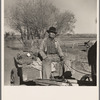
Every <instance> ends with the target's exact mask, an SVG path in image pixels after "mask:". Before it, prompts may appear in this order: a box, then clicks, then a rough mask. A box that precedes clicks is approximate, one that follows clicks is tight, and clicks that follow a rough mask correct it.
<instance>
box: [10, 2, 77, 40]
mask: <svg viewBox="0 0 100 100" xmlns="http://www.w3.org/2000/svg"><path fill="white" fill-rule="evenodd" d="M9 20H10V25H11V26H12V27H13V28H14V29H15V30H17V31H19V32H20V33H21V39H22V40H25V39H30V38H32V39H33V38H34V37H38V38H44V36H45V33H46V30H47V29H48V28H49V27H50V26H55V27H56V28H57V31H58V32H59V33H66V32H73V29H74V28H75V22H76V19H75V15H74V14H73V13H71V12H70V11H65V12H63V13H61V12H60V11H59V9H58V8H56V7H55V6H54V5H53V4H52V3H51V2H50V1H49V0H21V1H18V2H17V3H16V6H15V7H14V8H13V9H11V14H10V17H9Z"/></svg>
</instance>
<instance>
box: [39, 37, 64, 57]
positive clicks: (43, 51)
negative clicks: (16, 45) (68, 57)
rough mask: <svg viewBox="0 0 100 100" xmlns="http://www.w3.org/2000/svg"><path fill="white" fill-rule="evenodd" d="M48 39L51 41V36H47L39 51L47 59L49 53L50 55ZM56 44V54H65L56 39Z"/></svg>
mask: <svg viewBox="0 0 100 100" xmlns="http://www.w3.org/2000/svg"><path fill="white" fill-rule="evenodd" d="M48 41H49V38H45V39H44V40H43V41H42V43H41V45H40V52H39V53H40V55H41V57H42V59H45V58H46V57H47V55H48V54H47V52H48V51H47V50H48ZM54 44H55V48H56V50H57V53H56V54H58V56H60V57H62V56H64V55H63V52H62V50H61V47H60V44H59V42H58V41H57V40H56V39H54ZM49 49H50V48H49Z"/></svg>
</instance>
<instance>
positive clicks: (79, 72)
mask: <svg viewBox="0 0 100 100" xmlns="http://www.w3.org/2000/svg"><path fill="white" fill-rule="evenodd" d="M65 65H66V64H65ZM66 66H67V65H66ZM67 67H68V66H67ZM69 68H72V69H73V70H75V71H77V72H79V73H82V74H90V72H88V71H86V72H88V73H85V72H82V71H78V70H76V69H74V68H73V67H69Z"/></svg>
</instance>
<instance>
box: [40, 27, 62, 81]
mask: <svg viewBox="0 0 100 100" xmlns="http://www.w3.org/2000/svg"><path fill="white" fill-rule="evenodd" d="M47 32H48V34H49V36H48V38H45V39H44V40H43V41H42V43H41V46H40V52H39V53H40V55H41V57H42V59H43V61H42V78H43V79H50V75H51V62H60V61H61V60H63V59H64V55H63V52H62V50H61V48H60V45H59V43H58V41H57V40H56V39H55V37H56V35H57V32H56V28H55V27H50V28H49V30H47Z"/></svg>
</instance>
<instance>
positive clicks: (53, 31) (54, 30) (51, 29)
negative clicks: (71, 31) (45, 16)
mask: <svg viewBox="0 0 100 100" xmlns="http://www.w3.org/2000/svg"><path fill="white" fill-rule="evenodd" d="M47 32H48V33H50V32H52V33H55V34H57V31H56V28H55V27H50V28H49V30H47Z"/></svg>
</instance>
